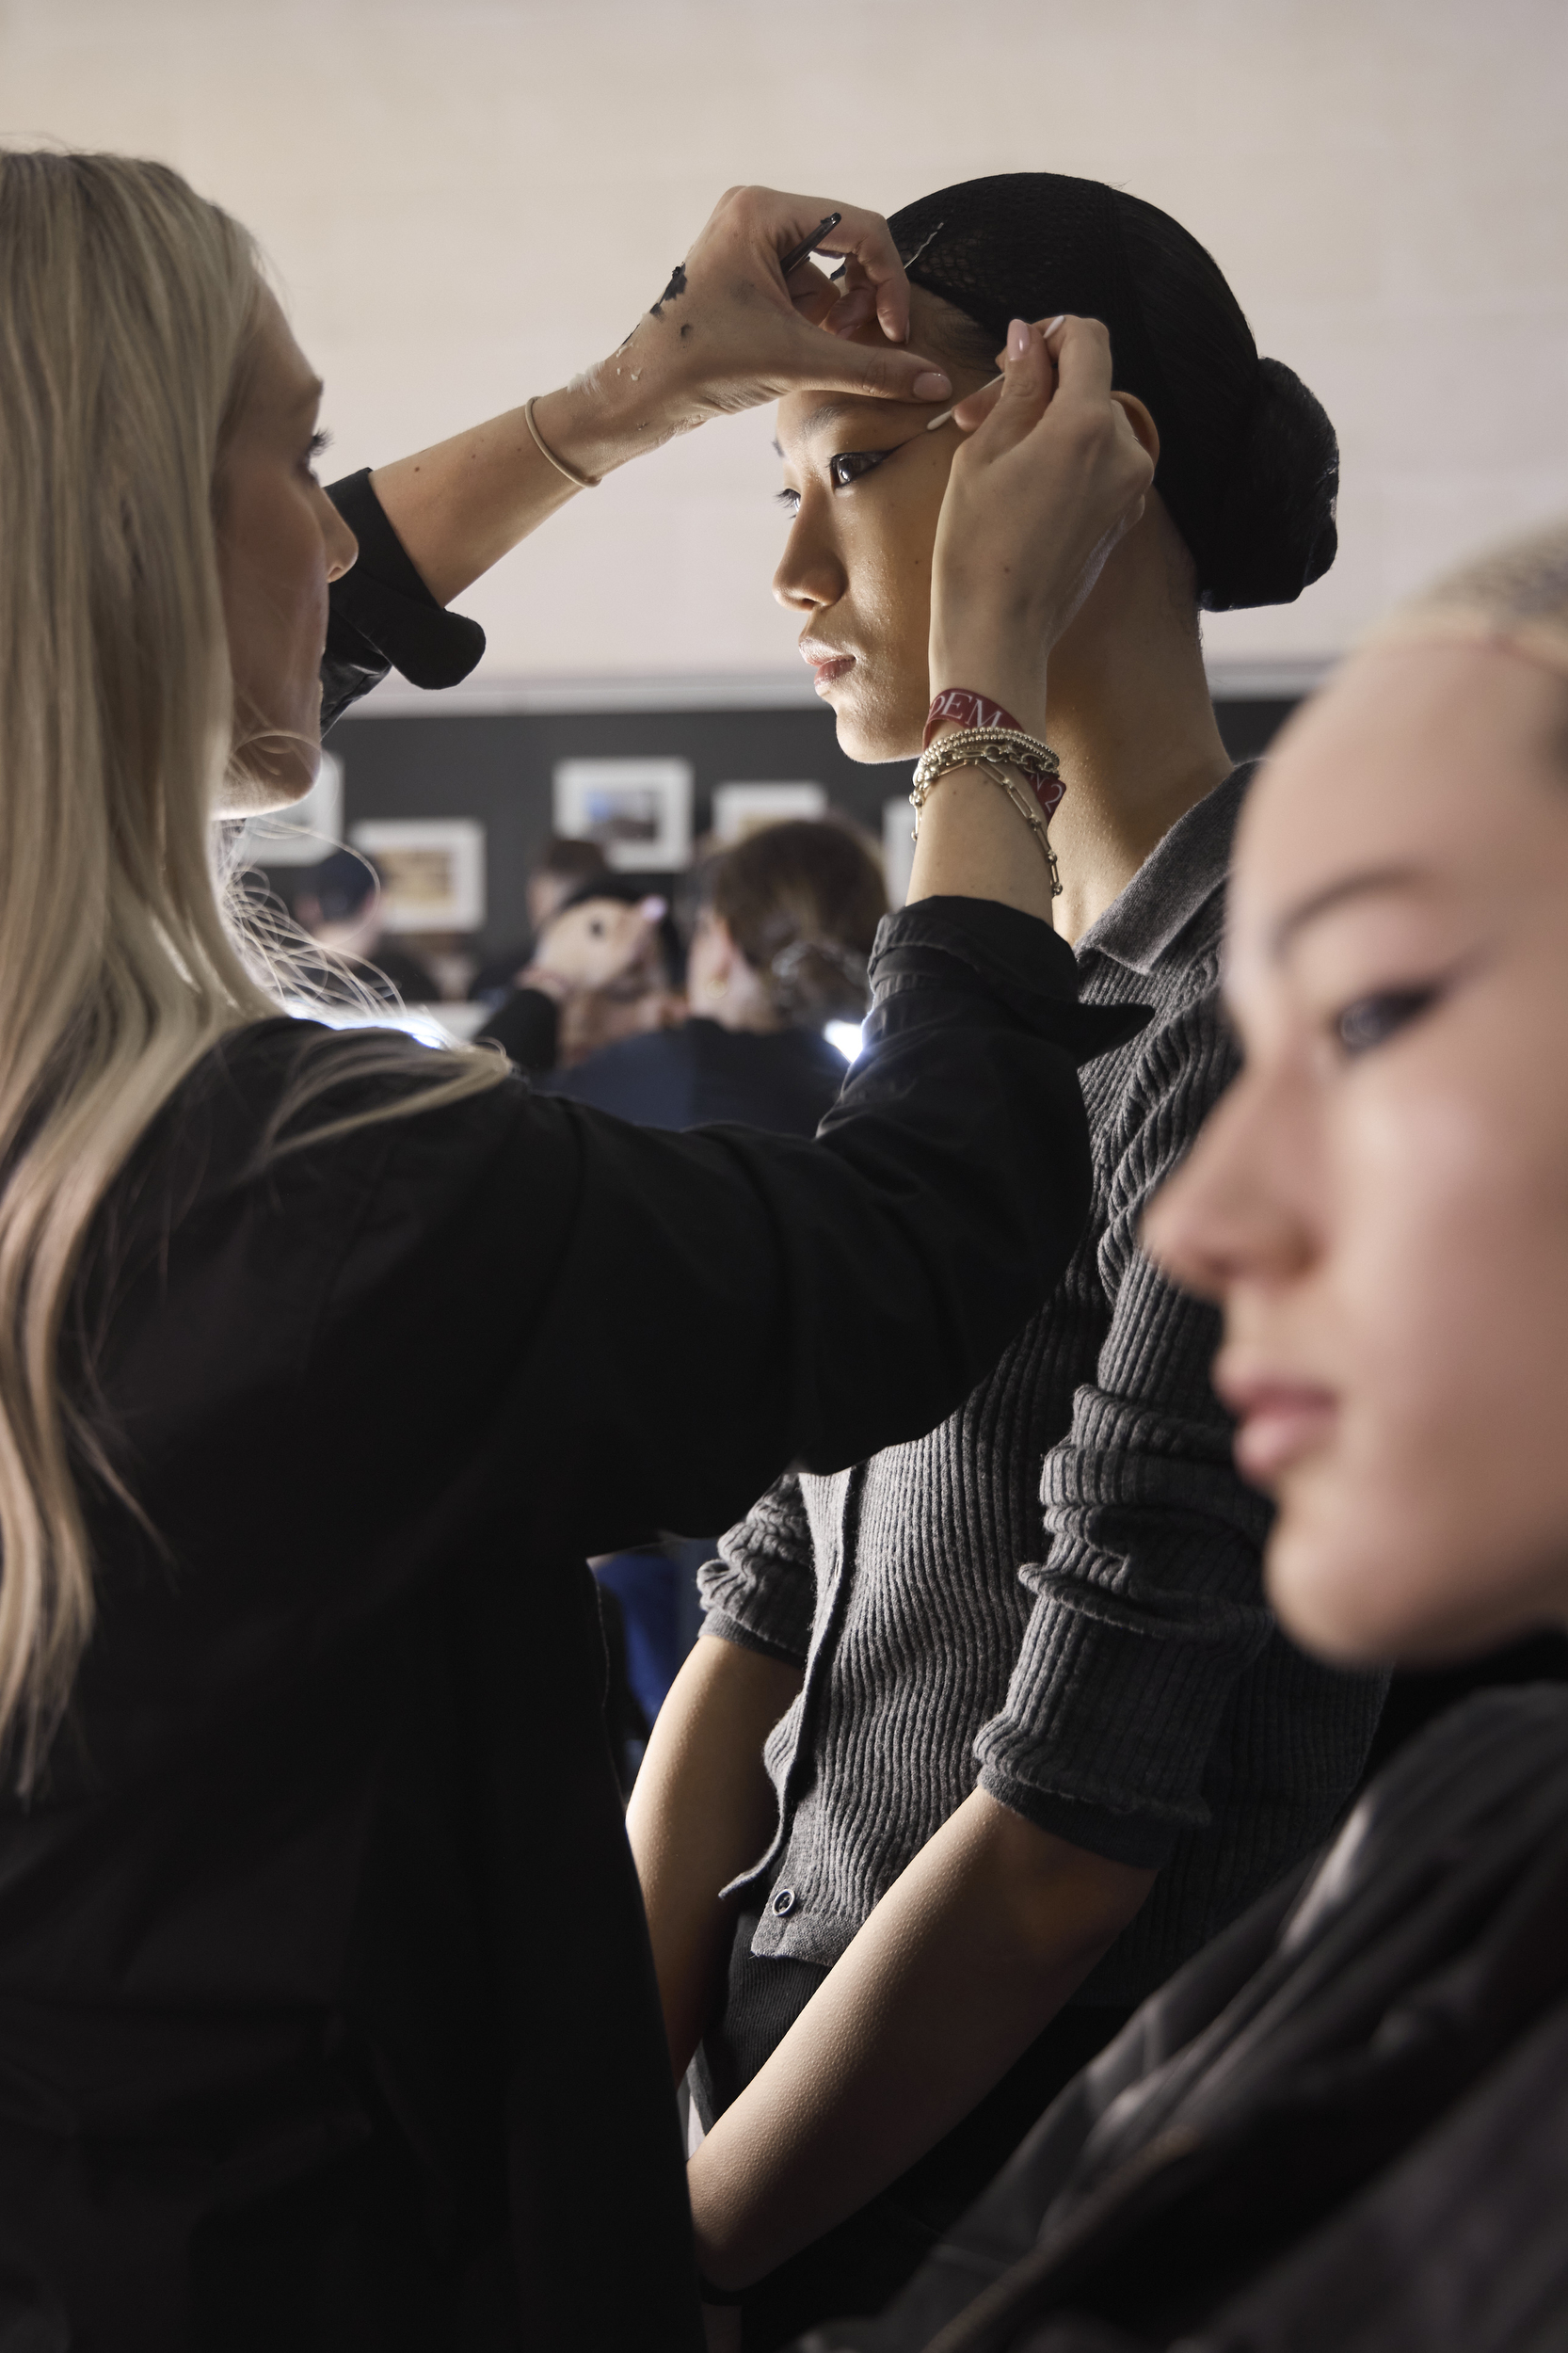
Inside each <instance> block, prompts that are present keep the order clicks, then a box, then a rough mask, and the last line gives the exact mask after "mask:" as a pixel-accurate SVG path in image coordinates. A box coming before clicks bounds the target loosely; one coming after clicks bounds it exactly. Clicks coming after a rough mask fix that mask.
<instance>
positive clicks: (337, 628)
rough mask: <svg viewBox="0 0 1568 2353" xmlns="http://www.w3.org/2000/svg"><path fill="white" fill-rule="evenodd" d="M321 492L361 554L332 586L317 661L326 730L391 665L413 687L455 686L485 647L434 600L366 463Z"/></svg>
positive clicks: (466, 623)
mask: <svg viewBox="0 0 1568 2353" xmlns="http://www.w3.org/2000/svg"><path fill="white" fill-rule="evenodd" d="M327 495H328V498H329V499H330V500H331V502H332V504H333V505H334V506H335V507H336V508H337V510H338V512H339V514H340V515H341V516H342V517H343V519H344V522H345V523H346V524H347V525H348V528H349V529H350V531H352V533H353V534H354V536H355V537H356V539H358V541H359V543H360V554H359V560H358V561H357V562H356V563H355V565H354V566H353V568H352V569H351V570H349V571H346V572H345V573H344V576H343V578H342V579H341V580H335V581H334V582H333V583H332V586H331V591H330V599H329V606H330V609H329V615H328V624H327V651H326V653H325V655H324V656H323V657H322V664H321V689H322V692H321V729H322V733H323V734H324V735H325V733H326V732H327V729H328V728H329V727H330V726H331V724H332V722H333V720H334V719H337V718H341V717H342V715H343V713H344V712H345V711H346V710H347V708H348V706H349V704H350V703H352V702H357V701H358V700H359V698H360V696H361V695H368V694H369V692H370V690H371V688H372V687H373V686H378V685H379V684H380V682H381V680H383V679H384V678H385V677H386V675H387V672H388V671H389V670H396V671H398V672H399V673H400V674H401V675H402V676H403V677H404V678H406V679H407V680H408V681H409V683H410V684H411V685H414V686H456V683H457V681H458V680H459V679H465V678H467V676H468V674H469V672H470V671H471V670H472V668H473V666H474V664H475V663H477V661H478V660H479V657H480V655H481V654H482V653H483V652H484V650H485V632H484V631H483V630H482V629H481V628H480V626H479V624H478V622H477V621H471V620H469V619H468V618H466V616H464V615H463V614H461V613H448V612H447V611H446V610H445V609H444V607H443V606H441V605H439V604H438V603H437V602H436V600H435V598H434V597H433V596H432V595H431V594H430V591H429V589H428V588H427V587H426V586H425V584H424V581H423V580H422V579H421V578H420V576H419V574H418V572H417V571H416V570H415V569H414V567H413V565H412V563H411V562H410V561H409V558H408V552H407V550H406V549H405V548H404V545H403V542H402V540H401V539H400V538H399V537H398V536H397V534H396V532H395V531H394V530H393V529H392V525H391V523H390V522H389V521H388V520H387V516H386V510H385V509H384V508H383V506H382V504H381V502H380V500H379V499H378V498H377V497H376V492H375V491H374V489H373V488H371V481H370V469H369V468H368V467H366V468H365V469H364V470H363V471H362V472H360V473H351V474H348V475H346V476H345V477H344V480H343V481H342V482H334V483H332V484H330V485H329V486H328V492H327Z"/></svg>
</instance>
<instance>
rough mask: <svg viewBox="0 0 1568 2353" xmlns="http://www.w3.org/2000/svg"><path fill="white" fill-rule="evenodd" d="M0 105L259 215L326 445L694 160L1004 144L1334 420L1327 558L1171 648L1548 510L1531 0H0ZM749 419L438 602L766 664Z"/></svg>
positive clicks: (1259, 640) (1548, 231) (1535, 19)
mask: <svg viewBox="0 0 1568 2353" xmlns="http://www.w3.org/2000/svg"><path fill="white" fill-rule="evenodd" d="M0 135H5V136H12V137H22V138H26V137H31V136H38V135H52V136H55V137H57V138H59V139H61V140H64V141H67V142H70V143H72V144H86V145H103V146H109V147H117V148H121V149H125V150H130V151H133V152H143V153H150V154H155V155H159V156H163V157H165V158H167V159H168V160H169V161H170V162H172V163H175V164H177V165H178V166H179V167H180V168H182V169H184V171H186V172H187V173H188V174H189V175H190V176H191V178H192V179H193V180H194V181H195V182H196V184H198V186H200V188H201V189H202V190H204V191H205V192H206V193H208V194H209V195H212V196H214V197H216V198H217V199H219V200H221V201H223V202H224V203H226V204H228V205H230V206H231V207H232V209H233V210H234V211H236V212H237V213H238V214H239V215H241V216H242V217H243V218H244V219H246V220H247V221H248V223H249V224H250V225H251V226H252V227H253V228H254V229H255V230H256V231H257V232H259V234H260V235H261V237H262V239H263V241H264V244H265V246H266V247H267V248H268V250H269V252H270V253H271V255H272V257H273V259H274V261H275V262H276V264H277V265H278V268H279V269H280V273H281V275H282V277H283V279H284V280H285V281H286V283H287V285H288V287H289V289H290V291H291V296H292V302H293V307H294V312H295V314H296V324H297V326H298V328H299V331H300V333H301V336H302V340H303V341H304V343H305V344H306V347H307V349H308V350H309V351H310V352H311V353H312V357H313V358H314V359H315V360H316V363H317V365H318V366H320V367H321V368H322V369H323V371H324V373H325V375H326V376H327V378H328V401H327V407H326V417H327V421H328V424H331V425H332V426H333V428H334V429H335V432H336V436H337V447H336V450H335V452H334V456H333V458H332V459H331V460H330V461H329V463H334V464H338V465H340V466H341V468H342V470H344V471H347V470H348V469H350V468H351V467H353V466H356V465H359V464H361V463H365V462H370V461H376V460H379V459H383V458H386V457H390V456H395V455H396V454H398V453H399V452H400V451H401V450H403V449H405V448H408V447H410V446H412V445H414V444H416V443H418V442H420V441H424V440H431V439H434V438H436V437H437V436H439V435H440V434H441V433H442V432H445V431H448V430H451V429H453V428H454V427H455V426H456V425H458V424H466V423H469V422H471V421H472V419H473V418H475V417H477V416H479V415H481V414H484V413H487V412H488V411H490V410H493V409H496V408H503V407H506V406H510V405H511V404H513V403H514V402H515V401H517V400H518V399H520V397H521V396H522V395H523V394H525V393H527V392H532V391H536V390H542V389H544V388H546V387H548V386H550V385H552V384H554V383H556V382H558V381H560V380H562V378H564V376H567V375H568V374H569V373H570V372H571V371H572V370H573V369H574V368H576V367H578V366H580V365H581V364H583V363H584V361H586V360H590V359H593V358H595V357H597V356H599V355H600V354H601V353H602V352H603V351H604V350H606V349H607V348H608V347H609V346H610V345H611V344H614V343H615V342H616V341H617V340H618V339H619V337H620V335H621V334H622V333H624V331H625V329H626V328H627V327H628V326H629V325H630V324H631V322H632V319H633V318H634V317H635V316H636V314H637V312H638V310H639V308H641V307H642V306H643V305H645V304H646V303H647V301H648V299H649V297H650V295H651V294H652V293H653V292H656V291H657V289H658V286H659V285H660V284H662V283H663V281H664V277H665V276H666V275H667V272H668V268H669V265H670V264H671V263H672V262H673V261H674V260H675V259H676V257H677V256H678V255H679V254H680V253H681V252H682V251H683V249H684V248H685V247H686V246H687V245H688V244H689V243H690V241H691V239H692V237H693V235H694V234H695V233H696V229H697V227H698V226H699V225H700V223H701V221H702V219H703V218H704V216H706V213H707V211H708V209H709V207H710V205H711V203H712V200H713V198H714V197H715V196H716V195H717V193H718V192H719V191H720V190H721V189H722V188H723V187H725V186H726V185H727V184H729V183H730V182H732V181H735V180H741V179H756V180H762V181H766V182H770V183H772V184H775V185H779V186H786V187H794V188H797V189H800V190H803V191H807V192H809V193H811V194H814V195H816V194H820V195H821V196H822V197H824V199H830V198H835V197H846V198H849V199H850V200H855V201H858V202H863V203H870V204H873V205H876V206H878V207H880V208H881V209H883V210H885V211H890V210H892V209H893V208H894V207H896V206H897V205H898V204H900V203H902V202H904V201H905V200H907V199H909V198H910V197H913V196H916V195H919V194H920V193H922V192H924V191H925V190H927V189H929V188H932V187H935V186H940V185H942V184H945V183H947V182H949V181H952V180H958V179H962V178H966V177H968V176H970V175H973V174H977V173H981V172H984V171H992V170H999V171H1000V170H1016V169H1020V168H1051V169H1056V170H1064V171H1075V172H1082V173H1086V174H1090V175H1093V176H1096V177H1098V178H1103V179H1107V180H1111V181H1114V182H1117V183H1120V184H1124V185H1126V186H1128V187H1129V188H1131V189H1133V190H1135V191H1136V192H1137V193H1138V194H1139V195H1142V196H1144V197H1147V198H1149V199H1151V200H1153V201H1155V202H1157V203H1160V204H1162V205H1164V206H1165V207H1166V208H1167V209H1168V210H1170V211H1171V212H1173V213H1175V214H1176V216H1177V217H1178V218H1179V219H1181V220H1182V221H1184V222H1185V223H1186V224H1187V225H1188V226H1189V227H1190V228H1191V229H1192V230H1193V231H1194V232H1196V233H1197V235H1198V236H1200V237H1201V238H1202V239H1203V240H1204V242H1205V243H1206V244H1207V245H1208V246H1209V248H1211V249H1212V251H1213V252H1214V253H1215V254H1216V256H1217V257H1218V259H1219V260H1220V262H1221V264H1222V265H1223V267H1224V269H1225V271H1226V272H1227V274H1228V275H1229V277H1230V279H1231V281H1232V283H1233V284H1234V285H1235V287H1236V289H1237V291H1238V293H1239V294H1240V298H1241V301H1242V303H1243V306H1244V307H1245V309H1246V310H1247V312H1248V314H1249V316H1250V317H1251V319H1252V322H1253V325H1254V328H1255V329H1256V334H1257V337H1258V342H1259V344H1260V346H1261V347H1262V348H1263V349H1264V350H1265V351H1268V352H1272V353H1274V354H1275V355H1277V356H1278V357H1279V358H1281V359H1284V360H1288V361H1289V362H1290V363H1291V365H1292V366H1294V367H1296V368H1297V369H1298V370H1299V371H1300V373H1301V374H1302V375H1303V376H1305V378H1306V379H1307V381H1308V382H1309V383H1310V384H1311V385H1312V386H1313V387H1314V389H1315V390H1316V391H1317V392H1318V393H1319V394H1320V397H1321V398H1322V400H1323V401H1324V402H1325V404H1326V406H1327V407H1328V408H1329V411H1330V413H1331V414H1332V415H1333V417H1334V418H1335V420H1336V424H1337V425H1338V428H1339V433H1340V438H1341V441H1342V444H1343V456H1344V488H1343V494H1342V498H1341V504H1340V529H1341V548H1342V552H1341V555H1340V559H1339V563H1338V565H1337V566H1336V569H1335V570H1334V571H1333V572H1332V573H1330V575H1329V576H1328V578H1327V579H1326V580H1325V581H1324V582H1322V583H1321V584H1320V585H1319V586H1318V587H1316V588H1314V589H1311V590H1309V591H1308V592H1307V594H1306V595H1305V596H1304V597H1303V598H1302V599H1301V600H1300V602H1299V603H1298V604H1296V605H1294V606H1291V607H1288V608H1282V609H1279V610H1272V611H1264V612H1257V613H1250V614H1238V615H1227V616H1218V617H1217V618H1216V619H1215V620H1214V621H1213V622H1211V624H1210V630H1209V645H1210V649H1211V653H1212V654H1214V655H1216V656H1218V657H1219V658H1220V659H1221V660H1222V661H1232V662H1233V661H1245V662H1250V663H1256V664H1269V663H1274V662H1279V661H1288V660H1289V659H1291V658H1292V657H1296V658H1300V657H1311V656H1317V655H1321V654H1326V653H1331V652H1333V651H1334V650H1335V649H1336V648H1339V647H1341V646H1342V645H1344V644H1345V643H1346V641H1347V640H1348V639H1349V638H1350V637H1351V636H1352V634H1353V632H1355V631H1356V630H1357V629H1358V628H1359V627H1360V626H1361V625H1362V624H1363V623H1364V622H1365V621H1366V620H1367V619H1368V616H1370V615H1371V614H1372V613H1373V612H1375V611H1376V610H1377V608H1378V607H1379V606H1380V605H1381V604H1382V603H1383V602H1384V601H1385V600H1387V599H1388V598H1389V597H1390V596H1392V595H1393V594H1394V593H1396V592H1397V591H1398V590H1400V589H1401V588H1403V587H1404V586H1406V585H1407V584H1411V583H1412V582H1415V581H1416V580H1418V579H1420V578H1421V577H1422V576H1423V575H1424V574H1426V573H1427V572H1429V571H1430V570H1431V569H1432V568H1433V567H1434V566H1436V565H1438V564H1439V563H1442V562H1444V561H1446V560H1447V559H1448V557H1450V556H1452V555H1454V554H1456V553H1458V552H1461V551H1463V550H1464V549H1466V548H1468V547H1471V546H1473V545H1475V544H1477V543H1478V542H1480V541H1484V540H1485V539H1487V538H1488V537H1490V536H1496V534H1498V533H1500V532H1503V531H1506V530H1508V529H1509V528H1511V527H1512V526H1513V525H1514V524H1516V523H1521V522H1524V521H1526V520H1529V519H1531V518H1533V517H1537V516H1540V515H1543V514H1545V513H1549V512H1552V511H1555V510H1561V509H1563V508H1565V507H1568V8H1565V7H1564V5H1563V0H833V4H832V5H830V6H829V7H827V8H802V7H796V8H786V7H784V6H782V5H779V0H768V5H762V4H761V0H571V4H570V5H568V6H559V7H545V6H539V5H535V4H534V0H299V4H297V5H296V0H135V4H133V0H0ZM769 430H770V428H769V425H768V423H767V421H766V418H765V417H764V416H761V415H755V416H752V417H749V418H742V419H736V420H732V421H729V422H727V423H725V424H721V425H718V426H711V427H709V428H708V429H707V430H706V431H705V432H703V433H702V434H700V435H698V436H696V438H695V439H694V440H689V441H687V442H684V443H681V444H679V445H677V446H675V447H674V448H672V449H669V450H667V451H665V452H663V453H662V454H661V455H660V456H657V457H655V458H653V459H650V460H648V461H645V462H644V463H643V464H641V465H639V466H636V467H633V468H632V469H630V470H628V471H627V472H624V473H622V474H619V475H617V476H615V477H613V478H612V480H611V481H610V482H609V483H608V484H607V485H606V486H605V487H604V488H603V489H601V490H600V491H599V492H597V493H595V494H592V495H590V496H585V497H584V498H581V499H579V500H577V501H575V502H574V504H573V506H572V507H571V509H570V510H569V511H568V513H567V514H566V515H565V516H564V517H562V518H561V519H560V520H558V521H556V522H554V523H552V525H551V526H550V528H549V531H548V533H547V535H546V536H545V537H543V538H541V539H539V540H536V541H535V542H534V543H533V544H532V545H531V546H529V547H527V548H525V549H523V550H522V551H521V552H520V553H519V554H518V555H516V556H514V557H513V558H512V559H511V560H510V562H509V563H508V564H507V565H505V566H504V567H503V568H502V569H501V571H500V572H499V573H498V574H497V575H496V576H494V577H493V578H492V579H491V580H490V581H489V582H488V583H485V584H481V586H480V587H479V588H478V589H476V590H475V591H474V592H473V594H472V597H471V598H470V599H469V600H467V603H468V608H469V609H470V610H472V611H473V612H474V613H476V614H477V615H478V616H479V617H480V618H481V619H482V620H483V621H484V623H485V625H486V628H487V629H488V632H489V633H490V652H489V654H488V657H487V662H486V664H485V672H486V674H488V676H489V677H490V678H491V679H492V680H504V679H508V678H516V679H522V678H534V679H538V678H540V677H550V676H555V677H560V676H561V675H563V674H571V673H591V672H599V673H605V672H608V673H616V674H652V673H660V672H664V673H680V674H683V675H693V674H714V673H727V672H728V673H731V674H733V673H757V672H765V671H776V672H778V673H780V674H781V675H785V676H788V677H789V678H791V679H792V680H793V679H795V678H796V677H797V675H798V673H797V668H796V665H795V664H794V662H793V658H792V638H793V633H794V632H793V627H792V623H791V622H790V621H789V619H788V618H787V617H786V616H783V615H781V614H780V613H779V612H778V611H777V609H776V607H775V606H774V605H773V603H772V601H771V600H770V598H769V596H768V594H767V580H768V576H769V573H770V571H771V569H772V565H773V562H774V551H775V549H776V545H777V541H778V536H779V533H780V523H779V520H778V518H777V514H776V509H775V507H774V506H773V504H772V503H771V501H770V497H769V493H770V491H771V490H772V489H773V488H774V487H775V472H776V466H775V461H774V459H773V458H772V456H771V453H770V452H769V450H768V446H767V444H768V440H769Z"/></svg>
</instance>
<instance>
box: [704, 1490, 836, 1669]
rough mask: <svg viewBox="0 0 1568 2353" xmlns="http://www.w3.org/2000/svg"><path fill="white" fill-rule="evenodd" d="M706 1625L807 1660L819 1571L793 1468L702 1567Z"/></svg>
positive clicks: (795, 1661) (750, 1645) (730, 1638)
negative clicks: (814, 1559)
mask: <svg viewBox="0 0 1568 2353" xmlns="http://www.w3.org/2000/svg"><path fill="white" fill-rule="evenodd" d="M697 1590H698V1593H700V1595H701V1598H702V1607H703V1610H704V1612H705V1615H704V1618H703V1626H702V1630H703V1632H704V1633H705V1634H717V1635H721V1636H722V1637H723V1638H724V1640H725V1641H727V1642H734V1643H736V1644H737V1645H738V1646H739V1648H741V1649H742V1650H756V1651H761V1652H763V1653H765V1655H766V1656H767V1657H770V1658H781V1659H783V1660H785V1661H786V1663H787V1664H789V1665H790V1666H792V1667H804V1666H805V1664H806V1657H807V1653H808V1651H809V1649H810V1647H811V1622H812V1618H813V1616H814V1614H815V1610H816V1604H817V1579H816V1570H815V1567H814V1565H813V1556H812V1549H811V1529H810V1526H809V1524H808V1520H807V1516H806V1504H805V1500H804V1498H803V1497H802V1495H801V1492H800V1481H799V1479H798V1478H797V1477H796V1476H795V1474H794V1472H793V1471H787V1472H786V1473H785V1475H784V1477H783V1478H782V1479H780V1480H778V1481H776V1482H775V1484H774V1485H773V1486H771V1487H770V1488H769V1489H768V1492H767V1494H766V1495H765V1496H763V1497H762V1498H761V1500H760V1502H758V1503H754V1504H753V1505H752V1508H751V1510H750V1511H749V1512H748V1513H746V1515H745V1518H744V1520H742V1521H740V1522H739V1523H738V1524H737V1525H736V1526H735V1527H734V1528H732V1529H730V1530H729V1533H728V1536H724V1537H721V1538H720V1540H719V1558H718V1559H717V1560H716V1561H709V1562H708V1564H707V1566H706V1567H705V1568H703V1569H701V1570H699V1571H698V1573H697Z"/></svg>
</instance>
